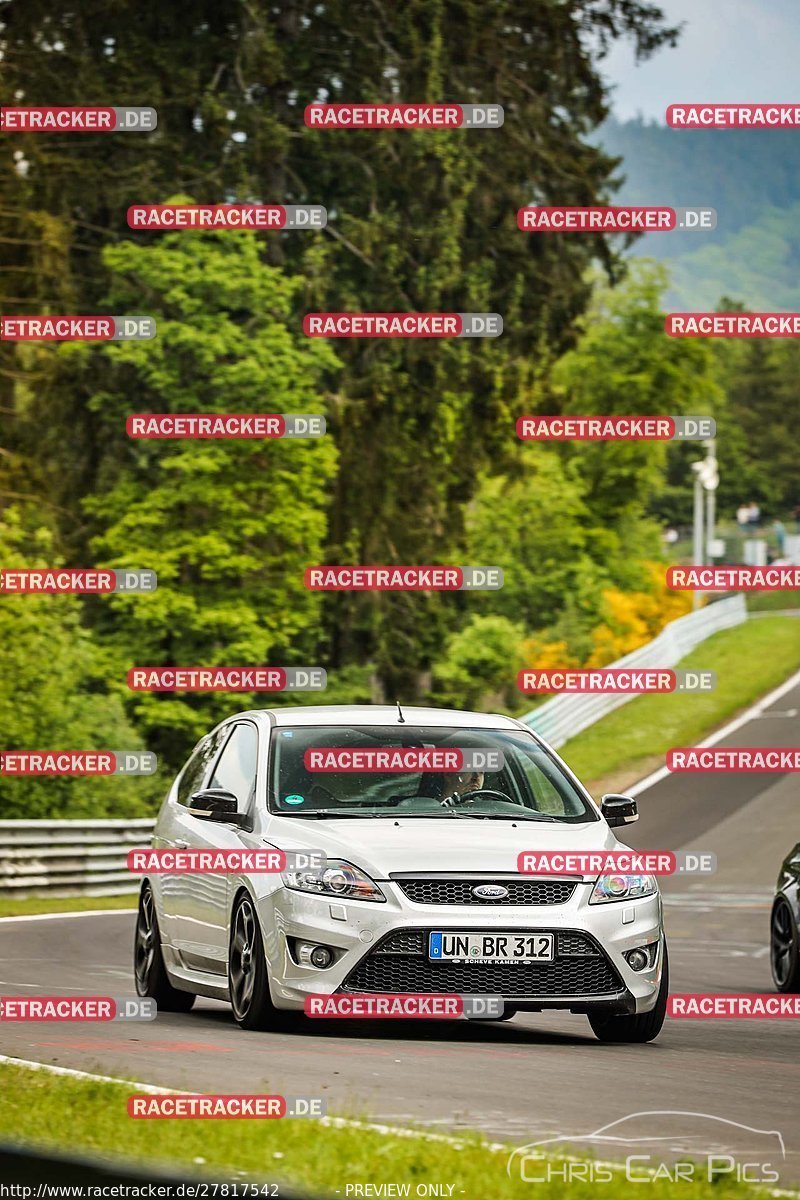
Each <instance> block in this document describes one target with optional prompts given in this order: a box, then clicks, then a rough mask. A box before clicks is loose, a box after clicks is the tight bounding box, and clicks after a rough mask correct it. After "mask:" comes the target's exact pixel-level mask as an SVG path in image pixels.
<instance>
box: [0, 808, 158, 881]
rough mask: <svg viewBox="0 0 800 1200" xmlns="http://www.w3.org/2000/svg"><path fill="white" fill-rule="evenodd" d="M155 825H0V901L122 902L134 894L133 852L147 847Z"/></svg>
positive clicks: (144, 821)
mask: <svg viewBox="0 0 800 1200" xmlns="http://www.w3.org/2000/svg"><path fill="white" fill-rule="evenodd" d="M154 825H155V821H154V819H153V818H152V817H135V818H131V819H129V820H126V819H124V818H123V819H122V820H96V821H89V820H82V819H81V818H78V819H77V820H74V821H0V896H6V897H11V896H19V897H24V896H29V895H38V894H40V893H42V892H44V893H45V894H46V895H48V896H72V895H76V894H77V893H81V894H82V895H84V896H118V895H122V894H124V893H125V892H135V891H136V890H137V882H136V879H135V877H134V876H132V875H131V873H130V872H129V871H128V869H127V867H126V865H125V858H126V855H127V853H128V851H129V850H132V849H134V848H135V847H137V846H148V845H149V844H150V839H151V837H152V833H153V826H154Z"/></svg>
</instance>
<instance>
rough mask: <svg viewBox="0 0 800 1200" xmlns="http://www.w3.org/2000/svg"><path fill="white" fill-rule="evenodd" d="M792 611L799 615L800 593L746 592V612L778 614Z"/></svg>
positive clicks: (794, 590)
mask: <svg viewBox="0 0 800 1200" xmlns="http://www.w3.org/2000/svg"><path fill="white" fill-rule="evenodd" d="M789 609H794V610H795V612H798V613H800V591H797V589H792V590H789V591H785V592H748V593H747V611H748V612H780V611H781V610H787V611H788V610H789Z"/></svg>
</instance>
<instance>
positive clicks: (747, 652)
mask: <svg viewBox="0 0 800 1200" xmlns="http://www.w3.org/2000/svg"><path fill="white" fill-rule="evenodd" d="M679 665H680V666H681V667H686V668H690V669H698V670H710V671H716V673H717V686H716V688H715V690H714V691H713V692H705V693H702V692H700V693H694V694H693V693H690V692H676V693H674V694H672V695H668V696H663V695H662V696H655V695H653V696H637V697H636V699H635V700H631V701H629V702H628V703H627V704H624V705H623V706H622V708H618V709H617V710H616V711H615V712H612V713H610V714H609V715H608V716H607V717H604V718H603V719H602V720H601V721H598V722H597V724H596V725H592V726H591V728H589V729H586V730H584V732H583V733H579V734H578V735H577V737H574V738H571V739H570V740H569V741H568V742H567V743H566V744H565V745H564V746H561V747H560V748H559V754H560V755H561V757H562V758H563V759H564V760H565V761H566V762H567V763H569V765H570V767H571V768H572V769H573V771H575V773H576V774H577V775H578V776H579V777H580V778H581V779H584V780H588V781H589V782H588V785H587V786H588V787H589V791H590V792H592V794H593V795H601V794H602V793H603V792H615V791H624V789H625V788H626V787H630V785H631V784H632V783H635V782H636V780H638V779H641V778H642V777H643V776H645V775H647V774H648V773H649V772H650V771H652V770H655V769H656V767H660V766H663V765H664V755H665V753H666V751H667V750H669V749H670V748H671V747H673V746H690V745H692V744H694V743H695V742H697V741H700V740H701V739H702V738H704V737H707V736H708V735H709V734H710V733H712V732H713V731H714V730H715V729H717V728H718V727H719V726H720V725H722V724H724V723H725V722H726V721H728V720H730V719H731V718H732V717H734V716H735V715H736V713H738V712H741V710H742V709H744V708H747V706H748V705H750V704H753V703H755V701H756V700H758V699H759V697H760V696H763V695H765V694H766V693H767V692H769V691H771V690H772V689H773V688H776V687H778V685H779V684H780V683H782V682H783V681H784V680H785V679H787V678H788V677H789V676H790V675H791V674H792V673H793V672H794V671H796V670H798V668H800V619H798V618H797V617H778V616H774V617H773V616H768V617H759V618H758V619H757V620H753V621H747V622H745V623H744V624H743V625H737V626H735V627H734V628H733V629H725V630H723V631H722V632H721V633H715V634H714V635H713V636H712V637H710V638H709V639H708V640H707V641H705V642H703V644H702V645H701V646H698V647H697V649H696V650H693V651H692V653H691V654H689V655H687V656H686V658H684V659H682V660H681V662H680V664H679ZM787 732H788V731H787Z"/></svg>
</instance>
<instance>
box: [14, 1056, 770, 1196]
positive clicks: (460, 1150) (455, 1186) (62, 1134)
mask: <svg viewBox="0 0 800 1200" xmlns="http://www.w3.org/2000/svg"><path fill="white" fill-rule="evenodd" d="M132 1090H134V1089H132V1088H130V1087H129V1086H128V1085H125V1084H116V1083H102V1082H96V1081H94V1080H84V1079H72V1078H69V1077H66V1076H54V1075H49V1074H47V1073H46V1072H44V1071H32V1070H30V1069H27V1068H24V1067H15V1066H11V1065H0V1140H2V1141H14V1142H16V1143H26V1144H28V1145H38V1146H43V1147H45V1146H46V1147H49V1148H50V1149H53V1150H58V1149H59V1148H60V1149H62V1150H64V1149H65V1148H66V1147H68V1149H69V1153H71V1154H82V1155H89V1156H93V1155H97V1156H103V1157H108V1156H109V1155H111V1156H119V1155H120V1152H121V1148H123V1147H124V1157H125V1159H126V1160H127V1161H128V1162H129V1163H136V1164H137V1165H138V1166H139V1167H140V1169H141V1168H142V1167H144V1168H145V1169H146V1168H147V1167H150V1168H152V1169H154V1170H155V1169H156V1168H157V1167H158V1166H159V1165H163V1166H166V1165H168V1166H170V1167H171V1168H172V1169H173V1170H175V1168H176V1167H177V1168H188V1169H189V1170H190V1171H192V1172H195V1173H197V1174H198V1175H199V1177H200V1178H206V1179H210V1180H220V1181H228V1182H233V1181H234V1180H251V1181H258V1182H260V1183H262V1184H263V1183H272V1182H275V1183H285V1184H287V1185H289V1186H291V1187H293V1188H295V1189H297V1190H298V1191H299V1192H300V1194H301V1195H308V1196H317V1197H322V1196H336V1195H337V1193H338V1195H339V1196H341V1197H345V1196H346V1195H348V1194H349V1195H351V1196H352V1195H354V1194H356V1193H354V1192H353V1191H352V1190H350V1191H349V1193H348V1191H347V1185H348V1184H350V1185H351V1188H352V1185H353V1184H361V1185H362V1186H363V1185H365V1184H369V1183H371V1184H373V1186H374V1185H380V1184H384V1185H386V1184H395V1185H401V1186H404V1185H408V1187H409V1190H408V1193H405V1192H404V1191H394V1190H393V1191H388V1192H386V1191H384V1192H383V1194H389V1195H391V1194H394V1195H401V1196H402V1195H404V1194H408V1195H411V1196H414V1195H417V1194H418V1193H417V1187H418V1185H420V1184H426V1185H429V1186H430V1185H432V1184H438V1185H440V1186H441V1185H446V1186H445V1188H443V1189H442V1190H441V1191H439V1192H432V1193H431V1194H433V1195H448V1194H449V1195H450V1196H452V1197H455V1198H460V1197H464V1200H483V1198H484V1197H487V1196H489V1197H492V1200H522V1197H525V1200H530V1197H531V1183H530V1182H526V1181H523V1180H522V1179H521V1178H520V1177H519V1172H517V1177H516V1178H513V1177H510V1176H509V1175H507V1173H506V1164H507V1161H508V1155H507V1153H506V1151H505V1150H492V1149H490V1148H489V1146H488V1145H487V1144H486V1142H485V1141H483V1140H482V1139H481V1138H480V1137H479V1136H478V1135H477V1134H465V1135H463V1136H462V1135H461V1134H460V1133H459V1136H458V1142H459V1144H458V1145H453V1144H452V1143H451V1142H449V1141H444V1140H441V1141H440V1140H430V1139H425V1138H422V1137H408V1136H405V1137H404V1136H402V1135H400V1134H391V1133H388V1134H387V1133H380V1132H377V1131H374V1130H370V1129H363V1128H360V1129H359V1128H352V1127H344V1128H342V1127H339V1128H336V1127H331V1126H329V1125H325V1124H321V1123H320V1122H318V1121H310V1120H295V1121H292V1120H283V1121H256V1120H235V1121H224V1120H223V1121H220V1120H207V1121H201V1120H191V1119H189V1120H132V1119H130V1118H129V1117H128V1115H127V1112H126V1100H127V1096H128V1094H129V1093H130V1092H131V1091H132ZM264 1090H265V1092H266V1091H268V1089H267V1088H266V1087H265V1088H264ZM552 1161H553V1162H555V1161H557V1160H552ZM529 1169H531V1168H529ZM541 1170H542V1168H541V1167H540V1166H537V1171H541ZM554 1175H555V1178H554V1179H553V1180H552V1182H542V1183H537V1185H536V1196H537V1197H538V1198H539V1200H556V1198H559V1200H560V1198H561V1197H563V1196H564V1194H565V1192H566V1191H567V1190H568V1192H569V1196H570V1200H589V1197H590V1196H593V1195H596V1190H597V1184H595V1183H592V1182H589V1181H588V1180H587V1181H582V1180H577V1181H570V1182H569V1183H568V1184H567V1186H566V1187H565V1183H564V1177H563V1173H562V1174H559V1173H558V1172H554ZM52 1182H57V1181H55V1180H53V1181H52ZM448 1187H450V1188H451V1190H450V1191H449V1193H448V1190H447V1188H448ZM611 1187H612V1188H613V1191H610V1192H609V1195H610V1196H614V1197H615V1198H616V1197H620V1196H622V1197H628V1196H630V1197H634V1196H640V1195H641V1185H640V1184H637V1183H633V1182H631V1183H629V1182H627V1181H626V1180H625V1177H624V1175H622V1174H620V1176H619V1177H618V1178H617V1177H616V1173H615V1182H614V1183H612V1185H611ZM690 1191H691V1196H692V1200H711V1198H712V1197H714V1198H715V1200H744V1198H745V1197H747V1198H749V1200H752V1198H753V1197H756V1196H759V1195H764V1194H765V1193H763V1192H759V1191H758V1190H757V1189H755V1188H752V1187H749V1186H748V1185H746V1184H739V1183H736V1182H734V1181H732V1180H730V1179H727V1178H721V1179H720V1180H719V1181H717V1182H715V1183H713V1184H712V1183H706V1182H701V1181H699V1180H698V1182H697V1183H695V1184H694V1186H693V1187H692V1188H691V1189H690ZM358 1194H360V1195H364V1194H366V1195H370V1194H372V1195H375V1194H378V1195H380V1194H381V1193H380V1192H378V1193H376V1192H374V1191H372V1192H369V1191H366V1192H365V1191H364V1190H362V1191H361V1192H360V1193H358ZM419 1194H425V1193H424V1192H421V1193H419ZM678 1194H680V1195H685V1194H686V1184H685V1182H684V1183H680V1182H679V1183H677V1184H675V1183H672V1182H670V1181H669V1180H665V1179H663V1178H661V1179H654V1180H653V1181H652V1182H649V1183H648V1186H647V1196H648V1197H649V1200H667V1197H669V1198H670V1200H671V1198H672V1197H674V1196H677V1195H678Z"/></svg>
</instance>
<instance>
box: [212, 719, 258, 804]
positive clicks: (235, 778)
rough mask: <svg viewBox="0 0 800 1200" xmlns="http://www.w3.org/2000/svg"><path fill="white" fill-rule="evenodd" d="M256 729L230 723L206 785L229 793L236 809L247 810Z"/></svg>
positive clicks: (252, 789)
mask: <svg viewBox="0 0 800 1200" xmlns="http://www.w3.org/2000/svg"><path fill="white" fill-rule="evenodd" d="M257 756H258V732H257V730H256V727H255V725H250V724H241V725H236V726H234V730H233V733H232V734H231V736H230V738H229V739H228V741H227V742H226V743H225V749H224V750H223V751H222V754H221V755H220V756H219V760H218V762H217V765H216V767H215V768H214V774H213V775H212V776H211V782H210V784H209V787H212V788H221V789H222V790H223V791H225V792H233V794H234V796H235V797H236V799H237V800H238V802H239V812H240V813H246V812H248V810H249V808H250V805H251V802H252V799H253V796H254V795H255V790H256V760H257Z"/></svg>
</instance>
